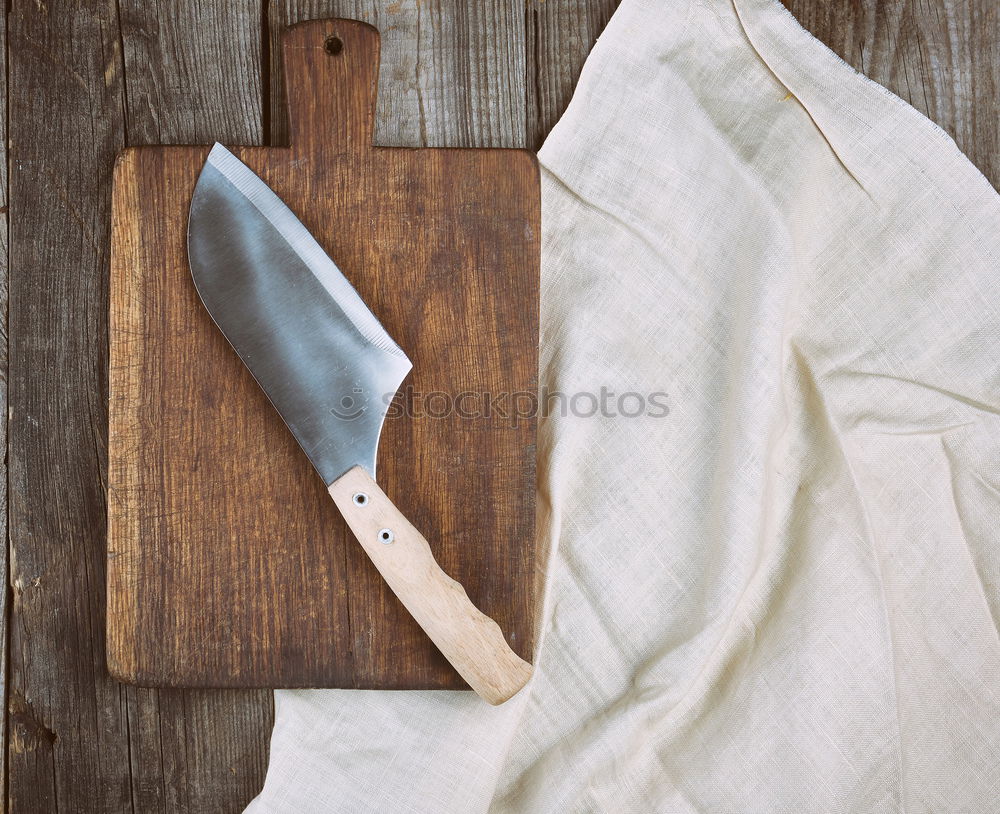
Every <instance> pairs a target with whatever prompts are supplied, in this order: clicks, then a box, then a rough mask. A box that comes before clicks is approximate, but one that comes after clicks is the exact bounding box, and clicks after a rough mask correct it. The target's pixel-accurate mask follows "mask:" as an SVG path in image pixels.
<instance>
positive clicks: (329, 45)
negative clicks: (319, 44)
mask: <svg viewBox="0 0 1000 814" xmlns="http://www.w3.org/2000/svg"><path fill="white" fill-rule="evenodd" d="M323 47H324V48H325V49H326V52H327V53H328V54H329V55H330V56H333V57H335V56H337V54H339V53H340V52H341V51H343V50H344V41H343V40H342V39H341V38H340V37H327V38H326V44H325V45H324V46H323Z"/></svg>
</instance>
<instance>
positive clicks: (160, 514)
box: [108, 20, 539, 688]
mask: <svg viewBox="0 0 1000 814" xmlns="http://www.w3.org/2000/svg"><path fill="white" fill-rule="evenodd" d="M331 38H338V39H337V41H338V43H339V46H340V50H339V51H338V52H337V53H336V54H331V53H328V49H327V43H328V42H329V41H330V40H331ZM284 53H285V55H286V64H285V68H286V71H287V73H288V76H289V98H290V99H291V101H292V111H291V112H292V114H293V115H292V117H291V118H292V122H293V124H295V125H296V126H295V127H294V128H293V132H292V139H291V148H290V149H285V148H282V149H250V150H243V151H241V154H242V156H243V157H244V159H245V160H246V161H247V162H248V163H249V164H250V166H251V167H252V168H253V169H254V170H256V171H257V172H258V173H259V174H261V175H262V177H264V179H265V181H266V182H267V183H268V184H269V185H270V186H271V187H272V188H273V189H275V191H277V192H278V194H279V195H280V196H281V197H282V198H283V199H284V200H285V201H286V202H287V203H288V205H289V206H290V207H291V208H292V210H293V211H295V212H297V213H299V215H300V216H301V217H302V218H303V220H304V222H305V223H306V225H307V227H308V228H309V229H310V231H311V232H312V233H313V234H314V235H315V236H316V237H317V239H318V240H319V241H320V243H321V244H322V245H324V246H326V247H327V248H328V250H329V251H330V252H331V254H332V256H333V257H334V258H335V259H336V260H337V262H338V263H339V264H340V265H341V267H342V269H343V270H344V272H345V274H347V275H348V277H350V278H351V280H352V282H353V283H354V285H355V287H356V288H357V289H358V291H359V293H360V294H361V295H362V298H363V299H364V300H365V301H366V302H367V303H369V304H370V306H371V307H372V309H373V310H374V311H375V312H376V313H377V314H378V315H379V317H380V319H382V321H383V322H384V324H385V325H386V328H387V330H388V331H389V332H390V334H391V335H393V336H394V337H396V338H397V340H398V341H399V343H400V345H401V346H402V347H403V348H404V349H405V350H406V352H407V354H408V355H409V356H410V357H411V358H412V360H413V364H414V369H413V371H412V372H411V373H410V375H409V376H408V377H407V384H408V385H409V386H410V388H412V392H414V393H417V394H419V393H424V394H427V393H432V392H433V393H437V394H438V395H439V396H440V397H443V398H445V399H452V400H453V402H452V403H455V402H456V401H457V398H458V395H459V394H466V396H465V397H464V398H465V401H463V403H462V406H463V407H464V409H465V410H466V411H468V410H469V408H470V405H471V406H472V407H473V408H478V409H479V412H478V413H477V414H463V413H462V412H461V410H447V409H445V410H442V408H441V401H438V402H436V408H435V409H437V410H439V411H441V414H440V415H435V416H429V415H427V414H426V412H423V413H422V414H421V413H415V414H413V415H409V416H399V417H398V418H395V419H390V420H389V421H388V422H387V423H386V426H385V427H384V429H383V433H382V442H381V445H380V455H379V467H378V471H379V479H380V481H381V482H382V483H383V484H384V486H385V488H386V491H387V492H388V493H389V494H390V495H391V497H392V499H393V500H394V501H395V502H396V503H397V505H398V506H399V508H400V509H401V510H402V511H403V513H404V514H405V515H406V516H407V517H409V518H410V519H411V520H412V522H413V523H414V524H415V525H416V526H417V527H418V528H420V529H422V530H424V531H425V532H426V534H427V536H428V538H429V540H430V543H431V546H432V548H433V549H434V553H435V556H436V557H437V559H438V560H439V562H440V563H441V565H442V567H444V568H445V570H446V571H447V572H448V573H449V574H451V575H452V576H453V577H455V578H456V579H458V580H459V581H460V582H461V583H462V584H463V585H464V586H465V587H466V589H467V590H468V592H469V595H470V597H471V598H472V600H473V601H474V602H475V603H476V604H477V605H478V606H479V607H480V608H481V609H482V610H483V611H484V612H485V613H487V614H488V615H489V616H491V617H493V618H494V619H496V621H497V622H498V623H499V624H500V626H501V628H502V629H503V630H504V632H505V633H506V634H507V636H508V637H509V639H508V640H509V642H510V644H511V646H512V647H513V648H514V649H515V650H517V651H518V652H519V653H520V654H521V655H522V656H527V657H530V656H531V639H532V633H533V611H534V607H533V602H532V595H531V593H532V592H531V589H532V580H531V576H532V575H533V573H534V568H535V559H534V533H533V528H534V519H535V511H534V437H535V436H534V429H535V421H534V416H533V415H532V416H527V415H521V416H518V417H516V418H515V417H514V416H513V415H511V414H504V413H503V412H502V411H503V410H504V409H506V410H508V411H510V410H512V409H513V406H514V405H513V399H514V398H515V396H514V395H513V394H528V395H530V394H533V393H534V391H535V387H536V379H537V341H538V335H537V330H538V326H537V303H538V260H539V258H538V250H539V245H538V234H539V224H538V220H539V200H538V170H537V165H536V162H535V159H534V156H533V155H531V154H530V153H528V152H526V151H523V150H516V151H515V150H484V149H475V150H467V149H421V150H412V149H396V148H374V149H373V148H372V146H371V124H372V119H371V112H372V110H371V109H372V106H373V102H374V95H373V93H374V79H375V77H376V75H377V71H378V33H377V32H376V31H375V30H374V29H372V28H371V27H370V26H367V25H364V24H359V23H356V22H352V21H343V20H340V21H319V22H316V23H307V24H301V25H298V26H295V27H294V28H292V29H291V30H289V31H288V32H287V34H286V45H285V51H284ZM206 153H207V150H205V149H204V148H187V147H183V148H181V147H170V148H157V147H148V148H143V149H141V150H138V151H130V152H129V153H128V154H127V155H126V156H125V157H124V158H123V160H122V161H121V162H120V163H119V166H118V168H117V171H116V175H115V199H114V207H113V223H114V227H113V247H114V249H113V256H112V296H111V308H112V331H111V359H112V365H111V375H112V388H111V405H112V408H111V448H110V455H109V457H110V464H109V473H110V474H109V494H110V495H111V496H112V498H113V499H112V503H111V506H112V511H111V515H110V520H111V523H110V527H109V535H108V537H109V552H110V556H111V559H110V560H109V574H108V586H109V650H108V655H109V662H110V663H111V664H112V665H113V667H114V670H115V672H116V674H118V675H122V676H126V677H128V678H129V679H130V680H133V681H138V682H139V683H147V684H159V685H170V686H192V685H197V686H340V687H382V688H411V687H414V688H459V687H463V686H464V683H463V682H462V681H461V679H460V678H459V677H458V675H457V674H456V673H455V672H454V670H453V669H452V668H451V667H450V666H449V665H448V664H447V662H445V660H444V659H443V657H442V656H441V655H440V653H438V652H437V650H436V649H435V648H434V647H433V645H431V643H430V641H429V640H428V638H427V636H426V635H425V634H424V633H423V632H422V631H421V630H420V629H419V628H418V627H417V625H416V623H415V622H414V621H413V620H412V619H411V618H410V617H409V615H408V614H407V613H406V612H405V610H403V608H402V606H401V605H400V603H399V602H398V601H397V600H396V598H395V597H393V595H392V594H391V592H390V591H389V589H388V587H387V586H386V584H385V582H384V580H382V579H381V578H380V577H379V575H378V573H377V572H376V571H375V569H374V568H373V567H372V565H371V563H370V562H369V561H368V558H367V557H366V556H365V554H364V552H363V550H362V548H361V547H360V546H359V545H358V544H357V542H356V541H354V539H353V537H352V535H351V534H350V532H348V530H347V527H346V525H345V523H344V521H343V519H342V518H341V516H340V515H339V513H338V512H337V511H336V509H335V507H334V505H333V504H332V502H331V501H330V499H329V496H328V495H327V494H326V490H325V488H324V484H323V482H322V481H321V480H319V479H318V478H316V476H315V473H314V472H313V470H312V468H311V466H310V465H309V463H308V461H307V459H306V458H305V456H304V455H303V453H302V451H301V450H300V449H299V448H298V446H297V445H296V444H295V442H294V440H293V439H292V437H291V435H290V433H289V432H288V430H287V428H286V427H285V426H284V424H283V423H282V421H281V419H280V417H279V416H278V415H277V413H276V412H275V411H274V410H273V408H271V407H270V405H269V404H268V402H267V399H266V397H265V395H264V393H263V392H262V391H261V389H260V388H259V387H258V386H257V384H256V383H255V382H254V380H253V378H252V377H251V375H250V374H249V372H248V371H247V370H246V368H245V367H244V366H243V365H242V363H241V362H240V361H239V358H238V357H237V356H236V354H235V353H233V351H232V349H231V348H230V347H229V345H228V343H227V342H226V340H225V339H224V337H223V336H222V335H221V334H220V332H219V331H218V329H217V328H216V327H215V325H214V324H213V322H212V320H211V318H210V317H209V315H208V313H207V311H206V310H205V309H204V307H203V306H202V305H201V303H200V302H199V300H198V297H197V295H196V292H195V290H194V286H193V285H192V283H191V278H190V274H189V272H188V269H187V263H186V243H185V236H186V232H187V216H188V207H189V202H190V198H191V194H192V190H193V187H194V183H195V180H196V178H197V176H198V173H199V171H200V169H201V167H202V165H203V163H204V160H205V155H206ZM415 215H416V216H415ZM309 279H312V278H311V277H308V278H307V279H306V280H305V281H303V283H302V284H308V280H309ZM313 350H314V352H315V353H316V354H317V356H318V354H321V353H322V350H321V349H313ZM349 393H350V391H348V392H347V394H339V395H338V396H337V398H338V399H339V398H341V396H343V395H349ZM381 396H382V394H375V397H376V398H380V397H381ZM414 398H415V399H416V403H415V407H416V409H417V410H420V411H423V410H427V411H429V410H430V409H431V408H432V406H433V405H431V404H429V403H424V402H422V401H420V400H419V399H420V397H419V396H415V397H414ZM487 399H488V400H489V404H490V407H491V408H492V412H491V411H490V410H488V409H486V403H485V402H486V400H487ZM338 405H339V402H337V403H334V404H333V405H332V406H333V407H337V406H338ZM520 406H521V407H522V409H523V407H524V404H523V400H522V404H521V405H520ZM264 464H266V465H264ZM415 484H417V485H419V488H416V487H415V486H414V485H415Z"/></svg>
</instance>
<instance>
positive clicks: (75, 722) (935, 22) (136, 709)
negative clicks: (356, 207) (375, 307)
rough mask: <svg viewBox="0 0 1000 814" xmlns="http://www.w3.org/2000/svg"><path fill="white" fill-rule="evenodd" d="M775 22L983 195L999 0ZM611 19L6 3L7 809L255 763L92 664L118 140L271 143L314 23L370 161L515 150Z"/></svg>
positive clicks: (254, 730) (387, 6) (890, 0)
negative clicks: (360, 53)
mask: <svg viewBox="0 0 1000 814" xmlns="http://www.w3.org/2000/svg"><path fill="white" fill-rule="evenodd" d="M678 1H679V0H678ZM664 2H671V0H664ZM786 3H787V5H788V6H789V8H790V9H791V10H792V11H793V12H794V13H795V14H796V15H797V16H798V17H799V19H800V20H801V21H802V22H803V23H804V24H805V25H806V27H807V28H809V29H811V30H812V31H813V32H814V33H815V34H816V35H817V36H818V37H819V38H820V39H822V40H824V41H825V42H826V43H827V44H829V45H830V46H832V47H833V48H834V49H835V50H836V51H837V52H838V53H840V54H841V55H842V56H843V57H844V58H845V59H847V60H848V61H849V62H850V63H851V64H853V65H854V66H855V67H857V68H858V69H859V70H861V71H863V72H864V73H866V74H868V75H869V76H871V77H872V78H874V79H875V80H877V81H879V82H881V83H883V84H884V85H886V86H887V87H889V88H890V89H891V90H893V91H894V92H896V93H897V94H899V95H900V96H902V97H903V98H904V99H906V100H907V101H909V102H910V103H911V104H913V105H914V106H915V107H917V108H918V109H920V110H922V111H923V112H924V113H926V114H927V115H928V116H930V117H931V118H932V119H934V120H935V121H937V122H938V123H939V124H941V125H942V126H943V127H944V128H945V129H946V130H948V132H950V133H951V134H952V135H954V136H955V138H956V140H957V141H958V144H959V146H960V147H961V148H962V149H964V150H965V152H966V153H967V154H968V155H969V156H970V157H971V158H972V160H973V161H974V162H975V163H976V164H977V165H978V166H979V167H980V168H981V169H982V171H983V172H984V173H985V174H986V176H987V177H988V178H989V179H990V180H991V181H992V182H993V183H994V184H995V185H996V184H998V183H1000V127H998V115H1000V104H998V96H1000V9H998V6H997V3H996V0H786ZM615 5H616V3H615V2H613V0H521V2H501V0H480V2H460V0H451V1H450V2H449V0H399V1H398V2H391V3H389V2H385V3H379V2H368V1H367V0H356V2H321V1H320V0H313V1H312V2H309V1H307V0H302V1H301V2H297V1H296V0H283V1H282V2H278V1H277V0H275V2H270V3H268V2H267V0H258V2H223V0H215V2H211V0H201V1H200V2H195V1H194V0H172V2H169V3H168V2H160V3H155V2H143V0H76V2H73V3H68V2H59V0H44V1H43V0H8V3H7V9H8V12H7V16H6V18H4V17H3V16H0V49H5V54H4V55H3V56H4V58H0V87H5V89H6V91H7V92H8V100H9V101H8V105H7V106H6V108H5V107H4V106H2V105H0V129H4V130H6V132H7V134H8V135H7V138H5V139H4V140H3V142H2V143H0V153H3V152H4V148H5V147H6V148H7V149H6V155H2V156H0V272H3V279H4V280H6V282H7V285H6V287H4V288H0V292H4V291H8V290H9V301H8V306H9V308H8V309H4V308H0V314H2V313H3V312H4V311H5V310H6V311H8V331H7V333H5V336H6V335H9V342H8V348H9V356H8V359H9V365H5V367H6V368H8V369H9V371H10V375H9V377H8V380H9V390H7V391H6V392H4V393H0V397H2V398H4V399H5V400H6V402H7V406H8V415H9V421H8V424H7V426H6V428H5V429H6V431H7V433H8V435H7V436H6V438H5V439H4V440H5V443H6V444H7V461H6V464H7V467H8V472H7V475H8V489H7V508H8V512H7V515H6V518H7V519H8V522H9V546H8V548H7V550H6V552H5V554H6V556H7V558H8V562H7V568H8V570H9V580H10V585H11V590H10V591H9V592H8V593H7V595H6V596H4V597H3V599H4V607H3V619H4V620H5V621H6V626H7V635H6V636H5V637H2V638H0V643H3V645H2V652H0V655H2V657H3V659H4V664H5V667H6V669H5V671H4V672H3V673H0V680H2V681H3V687H2V688H3V692H4V694H5V696H6V700H7V714H6V719H5V730H4V732H5V741H6V744H7V748H6V750H5V752H4V753H2V755H3V759H4V767H3V768H4V776H5V779H6V789H7V793H6V797H7V803H8V806H9V808H10V810H12V811H16V812H36V811H38V812H49V811H63V812H72V814H78V813H79V814H83V812H97V811H115V812H118V811H132V812H141V813H142V814H147V813H148V812H159V811H184V812H211V813H212V814H218V813H219V812H228V811H238V810H240V809H241V808H242V806H243V805H244V804H245V803H246V802H247V801H248V800H249V799H250V798H251V797H252V796H253V795H254V794H255V792H256V791H257V790H258V789H259V787H260V785H261V783H262V781H263V776H264V770H265V767H266V763H267V740H268V734H269V727H270V722H271V717H272V707H271V694H270V693H269V692H266V691H253V692H232V691H214V692H213V691H157V690H147V689H137V688H134V687H126V686H123V685H120V684H117V683H115V682H114V681H112V680H111V679H110V678H109V677H108V675H107V673H106V671H105V668H104V634H103V624H104V623H103V605H104V574H103V571H104V532H105V520H104V518H105V489H104V485H105V471H106V440H107V398H108V393H107V297H108V228H109V203H110V201H109V193H110V184H109V181H110V175H111V165H112V160H113V158H114V156H115V154H116V153H117V152H118V151H119V150H120V149H121V148H122V147H124V146H126V145H138V144H186V143H207V142H211V141H213V140H215V139H219V140H221V141H225V142H228V143H233V144H262V143H282V142H283V140H284V139H285V138H286V132H287V131H286V122H285V115H284V111H283V99H282V88H281V77H280V75H279V74H278V71H277V69H278V65H277V61H276V60H273V59H272V54H274V53H275V49H276V41H277V36H278V33H279V32H280V30H281V29H282V28H283V27H284V26H285V25H286V24H288V23H290V22H296V21H298V20H303V19H310V18H316V17H354V18H357V19H362V20H366V21H368V22H371V23H373V24H374V25H376V26H377V27H378V28H379V29H381V31H382V40H383V55H382V62H383V64H382V70H381V78H380V101H379V107H378V111H379V113H378V125H377V130H376V139H377V141H378V142H379V143H381V144H393V145H403V146H421V145H430V146H475V147H521V146H529V147H537V146H538V145H539V144H540V143H541V141H542V139H543V138H544V136H545V134H546V132H548V130H549V128H550V127H551V126H552V125H553V124H554V123H555V121H556V120H557V119H558V117H559V114H560V113H561V111H562V110H563V108H564V107H565V105H566V103H567V102H568V100H569V97H570V94H571V92H572V89H573V84H574V82H575V79H576V76H577V74H578V72H579V70H580V66H581V65H582V63H583V60H584V58H585V57H586V55H587V52H588V50H589V49H590V47H591V45H592V44H593V42H594V39H595V38H596V37H597V35H598V34H599V33H600V31H601V29H602V28H603V26H604V24H605V22H606V21H607V19H608V18H609V16H610V15H611V13H612V12H613V11H614V7H615ZM5 68H6V74H7V75H6V76H4V71H5ZM8 200H9V207H8V206H7V202H8ZM8 268H9V270H10V271H9V277H8V275H7V272H6V270H7V269H8ZM2 427H3V425H2V424H0V428H2ZM3 431H4V429H0V432H3ZM2 517H4V516H3V515H2V514H0V518H2ZM0 522H2V520H0Z"/></svg>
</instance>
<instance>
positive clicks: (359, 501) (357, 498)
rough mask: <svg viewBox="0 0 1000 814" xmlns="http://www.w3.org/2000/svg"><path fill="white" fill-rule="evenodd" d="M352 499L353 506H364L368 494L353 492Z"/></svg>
mask: <svg viewBox="0 0 1000 814" xmlns="http://www.w3.org/2000/svg"><path fill="white" fill-rule="evenodd" d="M352 500H353V501H354V505H355V506H364V505H366V504H367V503H368V495H366V494H365V493H364V492H355V493H354V497H353V498H352Z"/></svg>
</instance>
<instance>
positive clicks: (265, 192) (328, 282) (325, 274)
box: [206, 142, 409, 361]
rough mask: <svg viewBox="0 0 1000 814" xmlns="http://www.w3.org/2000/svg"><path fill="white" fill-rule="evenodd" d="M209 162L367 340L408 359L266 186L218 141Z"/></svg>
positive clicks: (320, 248)
mask: <svg viewBox="0 0 1000 814" xmlns="http://www.w3.org/2000/svg"><path fill="white" fill-rule="evenodd" d="M206 163H208V164H210V165H211V166H212V167H214V168H215V169H216V170H218V172H219V173H220V174H221V175H222V177H223V178H225V179H226V181H227V182H228V183H230V184H232V186H233V187H234V188H235V189H236V190H238V191H239V192H240V194H242V195H243V196H244V197H245V198H246V199H247V200H248V201H249V202H250V203H251V204H253V206H254V207H255V208H256V209H257V211H258V212H260V214H261V215H262V216H263V217H264V218H266V219H267V220H268V221H269V222H270V223H271V225H272V226H274V228H275V231H277V233H278V234H279V235H281V237H282V239H283V240H284V241H285V242H286V243H287V244H288V245H289V246H290V247H291V249H292V250H293V251H294V252H295V253H296V254H297V255H298V256H299V258H300V259H301V260H302V262H303V263H305V265H306V267H307V268H308V269H309V271H310V272H312V274H313V276H314V277H315V278H316V279H317V280H319V282H320V284H321V285H322V286H323V288H325V289H326V291H327V293H329V295H330V296H331V297H332V298H333V300H334V302H336V303H337V305H338V306H339V307H340V309H341V310H342V311H343V312H344V315H345V316H346V317H347V318H348V319H349V320H350V321H351V323H352V324H353V325H354V327H355V328H357V330H358V332H359V333H360V334H361V335H362V336H363V337H364V338H365V339H366V340H367V341H369V342H371V343H372V344H373V345H374V346H375V347H377V348H379V349H380V350H383V351H385V352H386V353H391V354H394V355H396V356H400V357H402V358H404V359H407V356H406V353H405V352H404V351H403V349H402V348H400V347H399V345H397V344H396V342H395V340H393V338H392V337H391V336H390V335H389V333H388V332H387V331H386V330H385V328H383V327H382V324H381V323H380V322H379V321H378V320H377V319H376V318H375V316H374V314H372V312H371V310H370V309H369V308H368V306H367V305H365V302H364V300H363V299H361V295H360V294H358V292H357V290H356V289H355V288H354V286H353V285H351V283H350V281H349V280H348V279H347V278H346V277H345V276H344V273H343V272H342V271H341V270H340V269H339V268H338V267H337V264H336V263H334V262H333V260H331V259H330V257H329V255H327V253H326V252H325V251H324V250H323V247H322V246H320V245H319V243H318V242H317V241H316V238H314V237H313V236H312V234H311V233H310V232H309V230H308V229H306V227H305V226H304V225H303V224H302V222H301V221H300V220H299V219H298V218H297V217H296V216H295V214H294V213H293V212H292V211H291V210H290V209H289V208H288V205H287V204H285V202H284V201H282V200H281V198H279V197H278V195H277V194H276V193H275V192H274V191H273V190H272V189H271V188H270V187H269V186H268V185H267V184H265V183H264V182H263V181H262V180H261V179H260V178H258V177H257V175H256V174H255V173H254V172H253V171H252V170H251V169H250V168H249V167H247V166H246V164H244V163H243V162H242V161H240V160H239V159H238V158H237V157H236V156H235V155H233V154H232V153H231V152H230V151H229V150H228V149H226V148H225V147H224V146H223V145H222V144H220V143H218V142H216V143H215V145H214V146H213V147H212V149H211V151H210V152H209V154H208V159H207V162H206ZM407 361H409V360H408V359H407Z"/></svg>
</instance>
